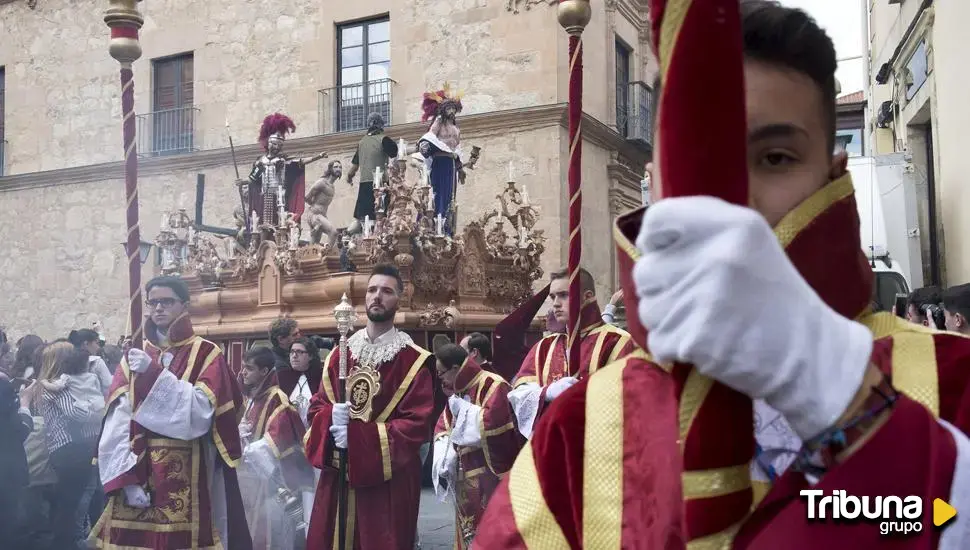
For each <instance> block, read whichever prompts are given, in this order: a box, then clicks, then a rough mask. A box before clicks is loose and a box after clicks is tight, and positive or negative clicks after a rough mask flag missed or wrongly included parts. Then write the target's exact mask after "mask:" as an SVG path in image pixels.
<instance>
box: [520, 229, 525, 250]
mask: <svg viewBox="0 0 970 550" xmlns="http://www.w3.org/2000/svg"><path fill="white" fill-rule="evenodd" d="M519 246H520V247H522V248H525V226H524V225H520V226H519Z"/></svg>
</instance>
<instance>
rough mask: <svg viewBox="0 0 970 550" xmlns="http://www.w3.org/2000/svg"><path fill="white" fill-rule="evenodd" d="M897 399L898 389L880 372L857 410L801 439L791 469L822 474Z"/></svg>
mask: <svg viewBox="0 0 970 550" xmlns="http://www.w3.org/2000/svg"><path fill="white" fill-rule="evenodd" d="M898 400H899V392H897V391H896V389H895V388H893V386H892V382H891V381H890V379H889V378H888V377H886V376H883V378H882V380H881V381H880V382H879V384H877V385H875V386H873V387H872V393H871V394H869V396H868V397H867V398H866V400H865V402H864V403H863V404H862V409H863V410H862V412H861V413H859V414H857V415H856V416H854V417H852V418H850V419H849V420H847V421H846V422H845V423H843V424H841V425H839V424H836V425H835V426H832V427H831V428H828V429H826V430H825V431H823V432H822V433H820V434H818V435H817V436H815V437H813V438H812V439H810V440H808V441H806V442H805V444H804V445H803V446H802V450H801V451H800V452H799V453H798V458H797V459H796V460H795V469H796V470H798V471H800V472H803V473H805V474H809V475H813V476H815V477H821V476H822V475H824V474H825V473H826V472H827V471H829V470H831V469H832V468H834V467H835V465H836V464H837V460H836V456H838V455H839V453H841V452H842V451H844V450H846V449H848V448H849V447H851V446H852V445H854V444H855V443H856V442H858V441H859V440H860V439H862V437H863V436H864V435H865V434H866V433H868V431H869V429H870V428H871V427H872V426H873V424H874V423H875V421H876V418H878V417H879V415H880V414H882V412H883V411H885V410H887V409H891V408H893V407H894V406H895V405H896V401H898Z"/></svg>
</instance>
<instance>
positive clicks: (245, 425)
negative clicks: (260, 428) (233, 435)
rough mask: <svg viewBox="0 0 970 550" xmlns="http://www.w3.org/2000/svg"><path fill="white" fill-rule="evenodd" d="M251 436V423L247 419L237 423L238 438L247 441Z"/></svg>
mask: <svg viewBox="0 0 970 550" xmlns="http://www.w3.org/2000/svg"><path fill="white" fill-rule="evenodd" d="M252 436H253V425H252V424H250V423H249V422H248V421H246V420H243V421H242V422H240V423H239V439H240V440H244V441H249V438H251V437H252Z"/></svg>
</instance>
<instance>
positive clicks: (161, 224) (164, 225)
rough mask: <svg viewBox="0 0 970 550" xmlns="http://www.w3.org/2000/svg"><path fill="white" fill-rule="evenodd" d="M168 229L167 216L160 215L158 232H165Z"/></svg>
mask: <svg viewBox="0 0 970 550" xmlns="http://www.w3.org/2000/svg"><path fill="white" fill-rule="evenodd" d="M167 229H168V216H166V215H165V214H162V221H161V222H159V224H158V230H159V231H165V230H167Z"/></svg>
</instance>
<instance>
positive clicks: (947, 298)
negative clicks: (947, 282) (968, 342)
mask: <svg viewBox="0 0 970 550" xmlns="http://www.w3.org/2000/svg"><path fill="white" fill-rule="evenodd" d="M943 307H944V308H946V310H947V311H949V312H950V313H951V314H952V313H959V314H960V315H963V318H964V319H966V320H967V321H970V283H967V284H962V285H957V286H951V287H950V288H948V289H946V290H945V291H943Z"/></svg>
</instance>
